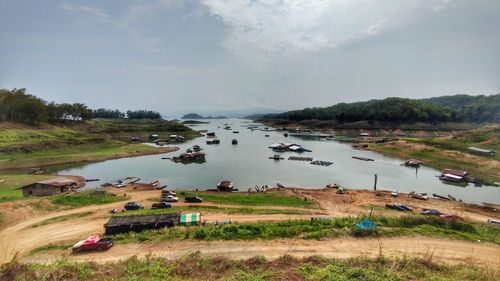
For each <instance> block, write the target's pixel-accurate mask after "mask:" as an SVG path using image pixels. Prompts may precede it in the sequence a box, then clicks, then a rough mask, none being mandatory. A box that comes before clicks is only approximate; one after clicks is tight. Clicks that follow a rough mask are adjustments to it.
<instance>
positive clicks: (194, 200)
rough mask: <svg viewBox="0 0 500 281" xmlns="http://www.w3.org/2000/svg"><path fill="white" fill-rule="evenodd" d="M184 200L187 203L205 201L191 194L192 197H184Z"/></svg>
mask: <svg viewBox="0 0 500 281" xmlns="http://www.w3.org/2000/svg"><path fill="white" fill-rule="evenodd" d="M184 201H185V202H187V203H201V202H203V199H202V198H200V197H198V196H190V197H186V198H185V199H184Z"/></svg>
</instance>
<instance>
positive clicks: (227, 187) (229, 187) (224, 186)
mask: <svg viewBox="0 0 500 281" xmlns="http://www.w3.org/2000/svg"><path fill="white" fill-rule="evenodd" d="M217 189H218V190H219V191H233V189H234V186H233V182H232V181H229V180H223V181H220V182H219V184H217Z"/></svg>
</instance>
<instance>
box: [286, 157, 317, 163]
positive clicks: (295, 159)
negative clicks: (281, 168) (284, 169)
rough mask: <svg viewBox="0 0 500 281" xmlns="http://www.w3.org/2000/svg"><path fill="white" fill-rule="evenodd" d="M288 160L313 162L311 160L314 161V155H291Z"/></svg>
mask: <svg viewBox="0 0 500 281" xmlns="http://www.w3.org/2000/svg"><path fill="white" fill-rule="evenodd" d="M288 160H293V161H308V162H311V161H313V158H312V157H302V156H290V157H288Z"/></svg>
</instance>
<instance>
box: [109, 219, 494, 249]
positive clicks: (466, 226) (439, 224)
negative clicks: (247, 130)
mask: <svg viewBox="0 0 500 281" xmlns="http://www.w3.org/2000/svg"><path fill="white" fill-rule="evenodd" d="M358 221H359V218H354V217H343V218H333V219H316V220H313V221H310V220H290V221H283V222H259V223H249V224H237V223H236V224H227V225H206V226H198V227H189V228H188V227H174V228H167V229H161V230H148V231H142V232H130V233H126V234H118V235H114V236H113V237H114V238H115V240H116V241H117V243H140V242H145V241H169V240H185V239H195V240H207V241H212V240H255V239H264V240H272V239H278V238H302V239H323V238H329V237H330V238H332V237H339V236H342V235H349V236H355V237H358V236H408V235H423V236H437V237H445V238H449V239H460V240H467V241H477V240H481V241H484V242H492V243H495V244H500V229H499V228H497V227H494V226H490V225H485V224H476V223H471V222H461V221H449V222H447V221H443V220H441V219H439V218H437V217H424V216H403V217H378V218H374V221H375V222H377V223H378V224H379V225H380V227H378V228H377V230H375V231H359V230H357V229H356V228H354V227H353V225H354V224H355V223H356V222H358Z"/></svg>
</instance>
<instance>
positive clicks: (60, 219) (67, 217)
mask: <svg viewBox="0 0 500 281" xmlns="http://www.w3.org/2000/svg"><path fill="white" fill-rule="evenodd" d="M93 213H94V212H90V211H89V212H81V213H74V214H69V215H65V216H60V217H55V218H50V219H46V220H43V221H41V222H38V223H35V224H33V225H31V227H32V228H35V227H40V226H44V225H48V224H52V223H57V222H63V221H68V220H71V219H76V218H82V217H86V216H90V215H92V214H93Z"/></svg>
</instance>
